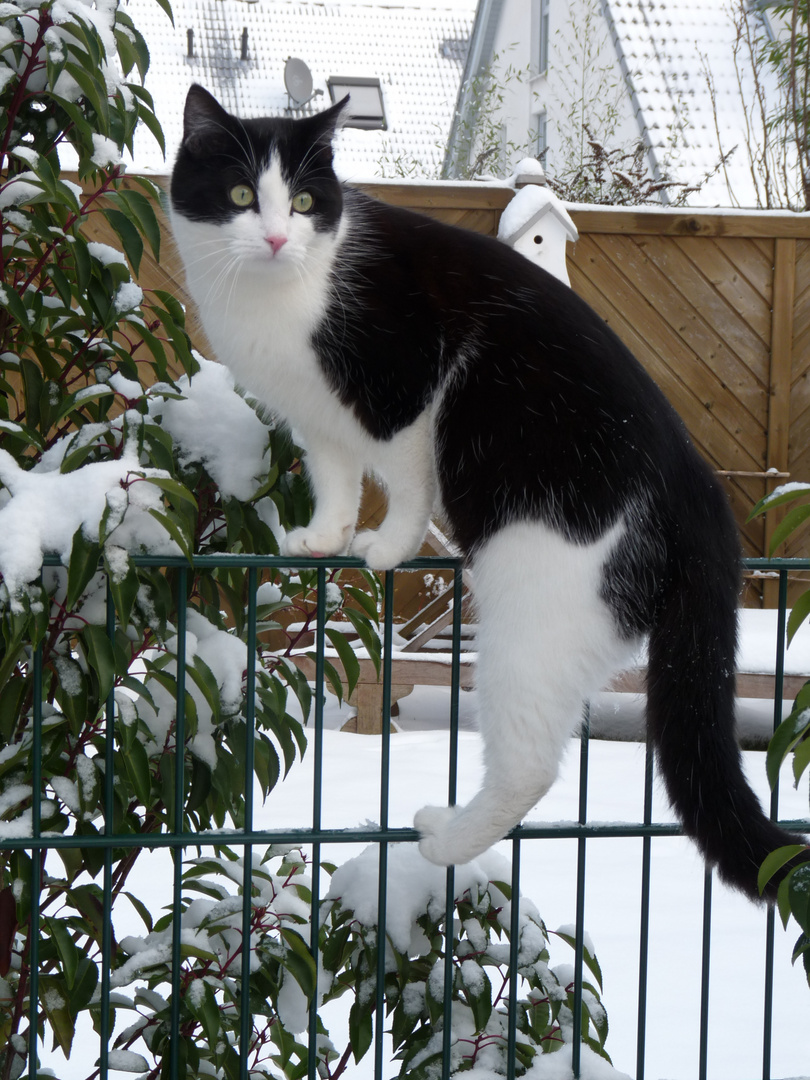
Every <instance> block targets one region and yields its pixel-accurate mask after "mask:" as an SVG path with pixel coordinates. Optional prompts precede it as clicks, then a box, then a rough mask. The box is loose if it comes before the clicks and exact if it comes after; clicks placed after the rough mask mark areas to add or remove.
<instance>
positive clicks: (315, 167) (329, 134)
mask: <svg viewBox="0 0 810 1080" xmlns="http://www.w3.org/2000/svg"><path fill="white" fill-rule="evenodd" d="M347 101H348V98H345V99H344V100H343V101H341V102H338V104H337V105H334V106H332V108H330V109H327V110H325V111H324V112H321V113H317V114H316V115H314V116H308V117H304V118H302V119H298V120H293V119H288V118H268V119H260V120H240V119H239V118H237V117H235V116H232V115H231V114H230V113H228V112H227V111H226V110H225V109H224V108H223V107H222V106H221V105H220V104H219V102H218V101H217V100H216V99H215V98H214V97H212V95H211V94H209V93H208V91H207V90H205V89H203V87H201V86H197V85H194V86H192V87H191V88H190V90H189V92H188V96H187V98H186V105H185V112H184V117H183V121H184V125H183V141H182V143H181V145H180V149H179V151H178V155H177V160H176V162H175V166H174V170H173V172H172V179H171V189H170V190H171V206H172V216H173V218H174V219H175V221H177V218H178V217H179V218H180V219H182V221H183V222H184V223H185V224H186V225H187V226H192V225H197V226H199V228H198V229H196V230H195V229H191V228H186V229H184V232H186V233H191V234H192V235H194V234H197V235H198V236H199V238H200V240H201V242H202V239H203V237H204V236H205V237H207V238H208V242H211V236H212V233H213V235H217V234H218V235H219V236H220V238H221V240H222V242H223V245H225V246H227V249H228V253H229V255H230V256H231V257H233V258H237V259H239V260H240V262H241V261H248V262H251V263H256V262H258V263H259V265H266V266H273V267H274V268H278V269H281V268H283V267H285V266H289V267H292V266H295V265H302V264H303V262H304V260H305V259H306V255H307V252H308V251H309V250H310V249H311V247H312V246H313V244H315V245H316V246H318V241H319V240H320V241H321V243H322V242H323V241H324V240H326V239H328V238H330V237H333V236H334V234H336V233H337V230H338V227H339V224H340V218H341V211H342V207H343V193H342V188H341V185H340V182H339V181H338V179H337V177H336V176H335V172H334V169H333V168H332V139H333V138H334V134H335V129H336V127H337V125H338V122H339V119H340V114H341V112H342V110H343V109H344V107H345V105H346V102H347Z"/></svg>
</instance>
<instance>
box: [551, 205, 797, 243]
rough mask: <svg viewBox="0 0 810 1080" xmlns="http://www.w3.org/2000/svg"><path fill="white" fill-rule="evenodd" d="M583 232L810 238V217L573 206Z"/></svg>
mask: <svg viewBox="0 0 810 1080" xmlns="http://www.w3.org/2000/svg"><path fill="white" fill-rule="evenodd" d="M570 213H571V217H572V218H573V220H574V224H575V225H576V227H577V229H579V231H580V232H581V233H589V234H591V235H595V234H597V233H610V234H612V235H619V234H625V235H631V236H753V237H765V238H766V239H769V238H771V237H775V236H793V237H810V214H791V213H780V212H773V211H771V212H766V211H761V212H755V213H748V214H746V213H729V214H725V213H723V214H718V213H717V211H712V210H705V211H701V210H686V211H677V210H665V211H660V210H648V209H625V208H621V209H619V208H616V207H610V208H606V207H582V206H579V207H573V208H571V210H570Z"/></svg>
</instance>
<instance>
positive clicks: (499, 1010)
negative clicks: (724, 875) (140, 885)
mask: <svg viewBox="0 0 810 1080" xmlns="http://www.w3.org/2000/svg"><path fill="white" fill-rule="evenodd" d="M378 862H379V852H378V850H377V848H376V847H375V846H370V847H368V848H366V849H365V851H364V852H363V853H362V854H361V855H359V856H357V857H356V858H354V859H350V860H349V861H347V862H346V863H344V864H343V865H342V866H340V867H338V868H337V869H336V868H335V867H334V866H326V865H325V866H324V869H325V870H326V871H327V872H328V873H330V874H332V883H331V887H330V889H329V892H328V895H327V897H326V899H325V900H323V901H322V902H321V904H320V906H319V909H318V915H319V929H318V941H319V949H318V952H319V956H320V958H321V963H320V966H316V962H315V960H314V959H313V956H312V954H311V952H310V950H309V943H310V941H311V935H312V879H311V869H312V868H311V866H309V865H308V863H307V861H306V857H305V855H304V853H303V852H302V851H299V850H296V849H295V848H284V847H279V846H276V847H272V848H269V849H267V850H266V851H265V852H264V854H263V856H262V857H261V859H259V858H258V857H254V860H253V865H252V874H251V898H250V907H249V922H250V932H251V950H252V956H253V962H252V964H251V973H250V978H249V992H250V1005H251V1012H252V1025H253V1026H252V1030H251V1042H250V1068H251V1070H252V1072H253V1073H254V1074H257V1075H271V1076H272V1075H276V1073H274V1072H273V1069H275V1070H278V1072H279V1073H280V1074H281V1075H283V1076H285V1077H299V1076H304V1075H306V1072H307V1069H308V1064H309V1053H310V1049H309V1045H308V1041H307V1037H306V1033H305V1032H306V1028H307V1025H308V1023H309V1019H310V1004H311V1002H312V1001H313V999H315V1001H316V1003H317V1006H318V1019H317V1038H316V1054H317V1060H318V1065H317V1069H318V1075H321V1076H328V1077H330V1078H333V1080H337V1078H338V1077H341V1076H349V1075H351V1074H352V1070H353V1069H354V1068H355V1067H356V1066H357V1064H358V1063H359V1062H360V1061H362V1060H363V1058H365V1057H366V1055H367V1054H368V1053H369V1051H370V1049H371V1046H372V1042H373V1037H374V1021H375V1014H376V1009H377V995H376V982H377V970H378V948H379V933H378V912H377V874H378ZM387 869H388V875H387V880H388V901H387V918H386V927H387V933H386V938H385V960H384V969H385V987H384V1001H385V1010H386V1025H387V1030H390V1033H391V1038H392V1049H393V1053H394V1056H395V1060H397V1061H398V1062H399V1071H398V1075H399V1076H402V1077H408V1078H409V1080H423V1078H424V1080H427V1078H430V1077H435V1076H438V1075H439V1071H440V1068H441V1061H442V1044H443V1039H444V1027H445V1024H446V1022H447V1020H446V1018H447V1015H448V1014H447V1013H446V1012H445V1007H444V982H445V963H446V961H447V954H446V939H445V879H446V874H445V871H444V870H442V869H440V868H438V867H435V866H432V865H431V864H429V863H427V862H426V861H425V860H424V859H423V858H422V857H421V856H420V855H419V853H418V851H417V850H416V849H415V848H414V847H412V846H410V845H398V846H395V847H392V848H390V849H389V851H388V868H387ZM509 874H510V868H509V865H508V864H507V863H506V862H505V861H504V860H503V859H501V858H500V857H499V856H496V855H493V854H489V855H487V856H484V857H483V858H482V859H480V860H477V861H476V862H475V863H473V864H471V865H469V866H465V867H460V868H458V869H457V871H456V898H455V901H454V904H453V916H454V921H453V935H452V951H451V953H450V961H449V962H450V965H451V978H450V987H451V988H450V1000H451V1003H452V1024H451V1031H450V1047H451V1052H450V1062H451V1064H450V1068H451V1073H450V1075H452V1076H456V1075H462V1074H463V1073H465V1072H467V1071H469V1070H471V1069H473V1068H474V1067H475V1066H478V1067H479V1068H480V1067H486V1068H490V1069H492V1070H494V1071H495V1072H497V1073H499V1074H503V1075H505V1074H506V1062H507V1009H508V996H509V951H510V935H511V906H512V901H511V889H510V887H509V885H508V884H506V883H505V882H504V881H502V880H498V879H499V878H500V877H502V876H509ZM243 876H244V861H243V859H242V857H241V856H238V855H237V854H236V853H235V852H234V851H232V850H230V849H228V848H222V849H220V850H219V852H218V853H217V855H216V856H208V857H200V858H198V859H195V860H192V862H191V865H190V866H189V868H188V869H187V870H186V872H185V874H184V890H183V891H184V896H183V915H182V925H183V930H184V935H185V937H184V948H183V960H182V971H181V976H180V982H181V986H182V1002H181V1006H180V1014H179V1025H180V1029H181V1031H182V1032H183V1034H184V1038H185V1040H186V1043H187V1051H186V1062H187V1064H186V1069H187V1070H188V1072H187V1074H188V1075H201V1076H204V1075H225V1076H227V1077H231V1076H233V1077H236V1076H238V1075H239V1074H238V1067H239V1060H238V1053H237V1052H236V1050H235V1049H234V1043H235V1042H236V1040H237V1038H238V1036H239V1034H240V1023H241V1003H240V986H241V984H240V973H241V964H242V941H243V918H244V916H243V906H242V901H243V897H244V892H243V888H242V882H243ZM144 920H145V922H146V930H147V933H146V934H145V935H144V936H132V937H129V938H125V939H123V940H122V941H121V942H120V943H119V945H120V948H121V951H122V953H125V954H126V959H125V960H124V962H123V963H121V964H120V965H119V966H118V967H117V968H116V971H115V972H114V983H115V987H116V1001H117V1003H118V1007H119V1008H125V1009H127V1010H129V1011H130V1012H131V1013H132V1015H133V1022H132V1023H130V1024H129V1025H128V1026H127V1027H126V1028H125V1029H124V1031H123V1032H122V1033H121V1034H120V1036H119V1037H118V1039H117V1041H116V1051H115V1052H116V1053H119V1054H120V1053H128V1054H132V1055H133V1056H135V1055H137V1056H138V1057H139V1058H140V1060H141V1062H142V1065H141V1067H142V1068H143V1069H144V1071H145V1070H146V1069H147V1068H148V1067H149V1066H148V1063H147V1057H146V1055H153V1056H155V1057H157V1058H158V1059H159V1057H160V1053H161V1048H162V1047H165V1046H166V1044H167V1042H168V1038H169V1031H170V1015H171V1009H170V1001H169V996H168V987H169V985H170V980H171V967H170V954H171V921H172V913H171V912H169V913H168V914H166V915H164V916H163V917H162V918H160V919H158V920H157V921H156V922H155V923H154V925H152V922H151V917H150V916H149V915H148V913H146V912H144ZM518 925H519V930H518V935H519V936H518V976H519V978H518V983H517V985H518V988H519V989H518V992H519V995H520V996H519V997H518V999H517V1006H516V1012H517V1029H518V1031H517V1041H516V1075H518V1076H520V1075H523V1074H524V1073H525V1072H526V1070H527V1069H529V1068H530V1066H531V1063H532V1061H533V1060H534V1059H535V1058H536V1057H537V1055H539V1054H543V1053H552V1052H555V1051H558V1050H560V1049H561V1048H563V1047H565V1046H568V1047H569V1048H570V1043H571V1040H572V1038H573V971H572V968H571V967H570V966H569V965H567V964H558V965H557V966H555V967H552V966H551V957H550V949H551V948H552V942H551V938H552V937H554V936H557V937H558V938H559V939H560V940H562V941H563V942H564V943H566V945H570V946H573V938H572V937H571V936H570V935H569V934H568V933H567V932H566V931H558V933H557V935H549V933H548V932H547V930H546V928H545V926H544V924H543V921H542V919H541V918H540V916H539V914H538V913H537V911H536V909H535V907H534V905H533V904H531V902H530V901H527V900H526V899H523V898H522V899H521V900H520V914H519V922H518ZM585 962H586V964H587V967H588V969H589V971H590V973H591V976H592V981H591V982H586V984H585V988H584V1007H583V1016H582V1037H583V1040H584V1043H585V1047H587V1049H586V1050H585V1053H588V1052H593V1053H596V1054H598V1055H599V1056H601V1057H603V1058H605V1059H607V1060H608V1061H609V1058H607V1054H606V1052H605V1050H604V1041H605V1038H606V1036H607V1015H606V1013H605V1010H604V1007H603V1006H602V1004H601V1002H600V997H599V994H600V990H601V972H600V970H599V965H598V962H597V961H596V958H595V957H594V956H593V955H592V953H591V952H590V951H589V950H588V949H586V952H585ZM144 981H145V982H146V988H145V989H144V988H143V987H142V986H138V985H136V984H137V983H143V982H144ZM344 995H347V996H348V997H349V998H350V999H351V1007H350V1009H349V1014H348V1018H347V1017H346V1015H345V1010H339V1009H338V1010H335V1009H334V1008H330V1007H331V1006H332V1003H334V1002H336V1001H337V1000H338V999H340V998H342V997H343V996H344Z"/></svg>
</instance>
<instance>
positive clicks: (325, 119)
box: [310, 94, 349, 143]
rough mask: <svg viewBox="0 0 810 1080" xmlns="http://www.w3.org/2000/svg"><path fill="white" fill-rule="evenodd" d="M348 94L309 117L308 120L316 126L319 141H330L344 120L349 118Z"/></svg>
mask: <svg viewBox="0 0 810 1080" xmlns="http://www.w3.org/2000/svg"><path fill="white" fill-rule="evenodd" d="M348 105H349V95H348V94H347V95H346V96H345V97H344V98H341V99H340V101H337V102H335V104H334V105H332V106H331V107H330V108H328V109H324V110H323V112H319V113H315V115H314V116H312V117H310V121H311V122H312V123H313V125H314V126H316V127H317V130H318V134H319V136H320V139H321V142H323V143H331V142H332V139H333V138H334V137H335V133H336V132H337V131H339V130H340V129H341V128H342V127H343V125H344V124H345V123H346V121H347V120H348V119H349V110H348Z"/></svg>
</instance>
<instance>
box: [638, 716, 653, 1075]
mask: <svg viewBox="0 0 810 1080" xmlns="http://www.w3.org/2000/svg"><path fill="white" fill-rule="evenodd" d="M653 760H654V758H653V749H652V745H651V743H650V740H649V737H648V739H647V746H646V750H645V755H644V826H645V828H649V826H650V825H651V824H652V797H653ZM651 872H652V838H651V837H650V835H649V833H647V834H646V835H645V836H643V837H642V839H641V917H640V920H639V921H640V925H639V950H638V951H639V956H638V1027H637V1029H636V1080H644V1066H645V1059H646V1056H647V974H648V963H649V952H650V879H651V876H652V873H651Z"/></svg>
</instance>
